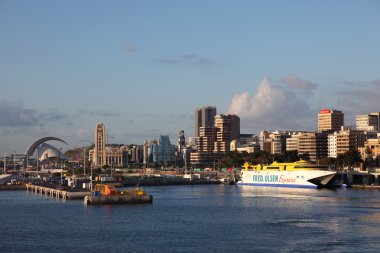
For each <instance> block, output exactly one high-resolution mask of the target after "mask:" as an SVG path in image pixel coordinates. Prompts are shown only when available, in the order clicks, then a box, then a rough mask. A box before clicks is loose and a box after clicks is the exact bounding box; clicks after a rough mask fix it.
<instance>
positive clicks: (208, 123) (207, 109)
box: [194, 106, 216, 137]
mask: <svg viewBox="0 0 380 253" xmlns="http://www.w3.org/2000/svg"><path fill="white" fill-rule="evenodd" d="M215 116H216V107H215V106H204V107H201V108H197V109H195V132H194V134H195V135H194V136H195V137H199V136H200V128H201V127H213V126H214V124H215Z"/></svg>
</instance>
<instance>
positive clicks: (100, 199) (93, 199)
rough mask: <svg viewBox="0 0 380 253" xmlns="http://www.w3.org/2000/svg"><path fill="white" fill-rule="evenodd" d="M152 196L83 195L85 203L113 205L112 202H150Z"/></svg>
mask: <svg viewBox="0 0 380 253" xmlns="http://www.w3.org/2000/svg"><path fill="white" fill-rule="evenodd" d="M152 202H153V197H152V196H151V195H125V196H120V195H117V196H106V195H99V196H94V195H91V196H86V197H84V204H85V205H113V204H151V203H152Z"/></svg>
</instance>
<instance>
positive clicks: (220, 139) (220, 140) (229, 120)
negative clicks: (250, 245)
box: [214, 114, 240, 153]
mask: <svg viewBox="0 0 380 253" xmlns="http://www.w3.org/2000/svg"><path fill="white" fill-rule="evenodd" d="M215 127H216V129H217V141H216V142H215V146H214V152H221V153H225V152H228V151H230V143H231V141H232V140H239V136H240V118H239V117H238V116H236V115H231V114H228V115H225V114H219V115H217V116H215Z"/></svg>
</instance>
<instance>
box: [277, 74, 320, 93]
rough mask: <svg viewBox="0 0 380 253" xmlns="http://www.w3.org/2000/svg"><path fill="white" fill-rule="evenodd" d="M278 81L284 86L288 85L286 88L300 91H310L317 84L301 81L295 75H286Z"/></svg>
mask: <svg viewBox="0 0 380 253" xmlns="http://www.w3.org/2000/svg"><path fill="white" fill-rule="evenodd" d="M280 80H281V81H282V82H283V83H285V84H286V85H288V87H290V88H295V89H300V90H312V89H315V88H317V87H318V84H315V83H311V82H308V81H305V80H301V79H300V78H298V77H297V76H295V75H287V76H285V77H283V78H281V79H280Z"/></svg>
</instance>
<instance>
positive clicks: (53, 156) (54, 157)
mask: <svg viewBox="0 0 380 253" xmlns="http://www.w3.org/2000/svg"><path fill="white" fill-rule="evenodd" d="M47 141H59V142H62V143H64V144H66V145H67V143H66V142H65V141H63V140H61V139H59V138H56V137H44V138H41V139H38V140H37V141H35V142H34V143H33V144H32V145H30V146H29V147H28V149H27V150H26V152H25V158H26V167H27V168H28V167H29V165H30V160H29V157H31V156H33V154H34V153H35V152H36V151H37V159H36V164H35V165H36V167H37V170H39V169H40V168H39V166H40V164H42V165H43V167H44V168H46V167H51V166H57V162H58V160H59V159H63V160H67V158H66V157H65V156H64V155H63V153H62V150H61V149H58V148H56V147H54V146H52V145H49V144H47V143H46V142H47ZM41 162H42V163H41Z"/></svg>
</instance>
